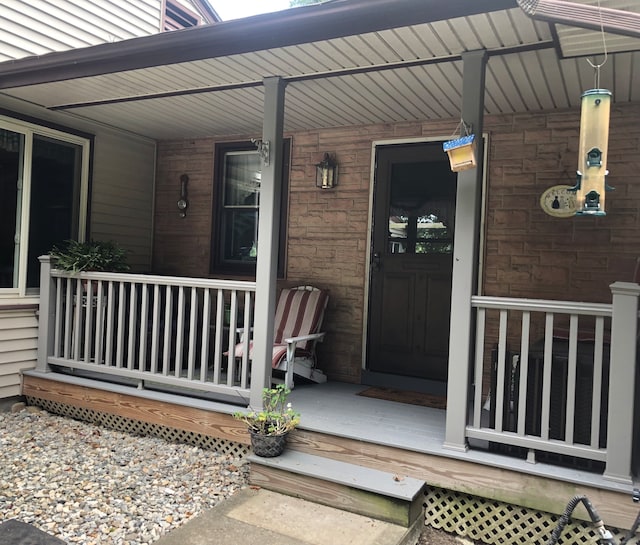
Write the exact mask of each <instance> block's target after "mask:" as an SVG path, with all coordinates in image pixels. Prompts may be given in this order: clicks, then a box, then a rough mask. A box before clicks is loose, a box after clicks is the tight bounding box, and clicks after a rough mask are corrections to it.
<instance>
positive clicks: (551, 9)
mask: <svg viewBox="0 0 640 545" xmlns="http://www.w3.org/2000/svg"><path fill="white" fill-rule="evenodd" d="M517 2H518V5H519V6H520V8H521V9H522V11H524V12H525V14H526V15H528V16H529V17H531V18H532V19H535V20H537V21H546V22H547V23H554V24H561V25H568V26H573V27H579V28H586V29H589V30H598V31H599V30H600V29H601V28H602V29H603V30H604V31H605V32H610V33H612V34H621V35H623V36H631V37H632V38H640V13H634V12H631V11H625V10H621V9H611V8H602V7H599V6H591V5H587V4H578V3H576V2H569V1H567V0H517Z"/></svg>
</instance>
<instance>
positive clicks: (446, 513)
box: [424, 488, 634, 545]
mask: <svg viewBox="0 0 640 545" xmlns="http://www.w3.org/2000/svg"><path fill="white" fill-rule="evenodd" d="M567 501H568V500H567ZM424 507H425V516H426V523H427V524H428V525H429V526H433V527H434V528H439V529H442V530H445V531H447V532H450V533H455V534H458V535H460V536H463V537H466V538H469V539H474V540H477V541H483V542H485V543H491V544H494V543H495V544H501V545H525V544H526V545H534V544H539V545H544V544H545V543H546V542H547V541H548V539H549V537H551V533H552V532H553V529H554V528H555V527H556V523H557V521H558V518H559V517H558V516H556V515H552V514H550V513H544V512H541V511H534V510H532V509H526V508H524V507H519V506H517V505H510V504H507V503H501V502H497V501H492V500H487V499H484V498H480V497H476V496H469V495H466V494H462V493H459V492H453V491H450V490H444V489H441V488H429V489H428V490H427V492H426V494H425V504H424ZM604 522H605V525H606V522H607V521H604ZM607 529H608V530H610V531H611V533H612V534H613V535H614V536H615V537H616V539H617V540H618V541H619V540H620V539H621V538H622V537H623V535H624V532H623V531H620V530H618V529H616V528H610V527H609V526H607ZM597 540H598V534H597V533H596V532H595V530H594V528H593V525H591V524H589V523H588V522H581V521H575V522H573V521H572V522H570V523H569V524H567V526H566V527H565V529H564V531H563V532H562V535H561V536H560V539H559V541H558V544H559V545H591V544H595V543H597ZM630 543H634V541H633V540H631V541H630Z"/></svg>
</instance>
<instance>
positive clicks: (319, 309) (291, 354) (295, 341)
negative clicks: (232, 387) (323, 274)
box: [235, 286, 329, 388]
mask: <svg viewBox="0 0 640 545" xmlns="http://www.w3.org/2000/svg"><path fill="white" fill-rule="evenodd" d="M328 302H329V295H328V293H327V292H326V291H325V290H320V289H318V288H315V287H313V286H297V287H295V288H285V289H283V290H282V291H281V292H280V295H279V297H278V304H277V306H276V314H275V320H274V335H273V343H274V344H273V354H272V358H271V365H272V368H273V369H274V370H275V371H281V372H283V373H284V379H282V378H280V379H279V378H278V377H274V379H273V381H274V382H284V384H285V386H286V387H287V388H293V387H294V380H293V376H294V374H295V375H298V376H301V377H304V378H305V379H307V380H310V381H312V382H317V383H321V382H326V381H327V376H326V375H325V374H324V373H323V372H322V371H320V370H319V369H317V368H316V355H315V349H316V344H317V343H318V342H322V341H323V340H324V336H325V333H324V332H320V326H321V325H322V319H323V317H324V311H325V309H326V308H327V303H328ZM243 349H244V346H243V343H242V342H240V343H238V344H237V345H236V348H235V357H236V358H242V355H243ZM249 359H250V360H251V359H253V341H251V342H250V343H249Z"/></svg>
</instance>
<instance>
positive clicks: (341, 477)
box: [249, 449, 425, 528]
mask: <svg viewBox="0 0 640 545" xmlns="http://www.w3.org/2000/svg"><path fill="white" fill-rule="evenodd" d="M249 461H250V462H251V473H250V477H249V480H250V483H251V484H252V485H254V486H260V487H262V488H266V489H268V490H273V491H275V492H280V493H282V494H288V495H290V496H295V497H298V498H303V499H305V500H309V501H313V502H316V503H321V504H324V505H329V506H331V507H336V508H339V509H343V510H345V511H350V512H352V513H357V514H359V515H366V516H369V517H372V518H375V519H378V520H384V521H387V522H391V523H394V524H398V525H401V526H404V527H407V528H408V527H410V526H412V525H413V524H414V522H415V521H416V520H417V519H418V518H419V517H420V516H421V514H422V505H423V501H424V488H425V482H424V481H421V480H419V479H414V478H412V477H406V476H403V475H394V474H393V473H387V472H385V471H380V470H378V469H371V468H368V467H362V466H359V465H355V464H350V463H347V462H340V461H337V460H331V459H329V458H323V457H321V456H315V455H313V454H305V453H303V452H297V451H295V450H291V449H288V450H286V451H285V452H284V453H283V454H282V455H280V456H277V457H275V458H261V457H259V456H255V455H251V456H250V457H249Z"/></svg>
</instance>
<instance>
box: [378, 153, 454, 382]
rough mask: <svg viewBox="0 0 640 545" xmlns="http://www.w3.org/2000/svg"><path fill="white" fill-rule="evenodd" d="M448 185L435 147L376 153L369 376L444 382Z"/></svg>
mask: <svg viewBox="0 0 640 545" xmlns="http://www.w3.org/2000/svg"><path fill="white" fill-rule="evenodd" d="M456 179H457V178H456V174H455V173H453V172H451V170H450V168H449V162H448V159H447V156H446V154H445V153H444V152H443V151H442V143H441V142H429V143H420V144H403V145H391V146H384V147H378V148H377V152H376V175H375V192H374V195H375V197H374V211H373V214H374V216H373V246H372V252H371V255H372V262H371V279H370V299H369V304H370V306H369V328H368V350H367V360H368V362H367V363H368V370H369V371H371V372H374V373H388V374H392V375H396V376H397V375H400V376H404V377H416V378H421V379H429V380H433V381H446V379H447V366H448V353H449V317H450V310H451V309H450V306H451V271H452V255H453V229H454V219H455V196H456ZM407 384H408V386H410V381H408V383H407Z"/></svg>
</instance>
